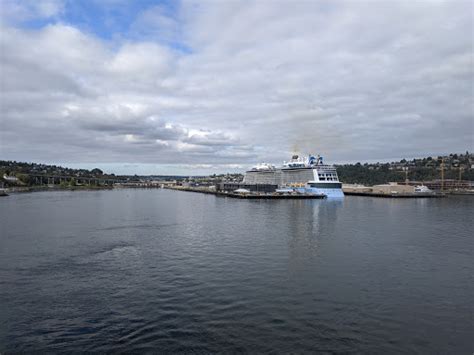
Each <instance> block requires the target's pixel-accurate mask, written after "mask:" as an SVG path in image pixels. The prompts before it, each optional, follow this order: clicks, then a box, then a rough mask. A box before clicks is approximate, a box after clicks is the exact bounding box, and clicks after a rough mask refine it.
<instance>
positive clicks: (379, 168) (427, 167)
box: [337, 152, 474, 185]
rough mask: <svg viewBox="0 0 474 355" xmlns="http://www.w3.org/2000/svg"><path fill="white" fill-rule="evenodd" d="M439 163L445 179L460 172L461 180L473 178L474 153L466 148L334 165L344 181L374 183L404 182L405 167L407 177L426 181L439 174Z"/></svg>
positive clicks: (433, 178)
mask: <svg viewBox="0 0 474 355" xmlns="http://www.w3.org/2000/svg"><path fill="white" fill-rule="evenodd" d="M442 164H444V177H445V179H459V176H460V173H461V178H462V180H471V181H473V180H474V169H473V164H474V155H473V154H470V153H469V152H466V153H464V154H449V155H445V156H438V157H426V158H421V159H412V160H406V159H402V160H400V161H397V162H390V163H375V164H373V163H372V164H369V163H365V164H361V163H356V164H344V165H337V173H338V176H339V180H341V181H342V182H343V183H349V184H364V185H375V184H383V183H387V182H390V181H394V182H395V181H396V182H403V181H405V170H406V169H407V171H408V179H409V180H416V181H429V180H435V179H440V178H441V165H442Z"/></svg>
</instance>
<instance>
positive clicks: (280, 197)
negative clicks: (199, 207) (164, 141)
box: [164, 186, 326, 200]
mask: <svg viewBox="0 0 474 355" xmlns="http://www.w3.org/2000/svg"><path fill="white" fill-rule="evenodd" d="M164 188H165V189H169V190H177V191H187V192H197V193H202V194H209V195H215V196H219V197H231V198H240V199H252V200H257V199H259V200H315V199H324V198H326V196H325V195H316V194H298V193H295V194H279V193H255V192H249V193H238V192H224V191H215V190H211V189H209V188H195V187H194V188H193V187H182V186H165V187H164Z"/></svg>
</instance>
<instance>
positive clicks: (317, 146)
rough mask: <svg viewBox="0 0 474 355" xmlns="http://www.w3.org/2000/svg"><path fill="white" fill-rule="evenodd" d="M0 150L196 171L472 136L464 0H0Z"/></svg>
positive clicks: (340, 158)
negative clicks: (289, 157) (300, 155)
mask: <svg viewBox="0 0 474 355" xmlns="http://www.w3.org/2000/svg"><path fill="white" fill-rule="evenodd" d="M0 14H1V34H0V84H1V88H0V90H1V99H0V100H1V101H0V105H1V107H0V159H9V160H10V159H12V160H21V161H34V162H45V163H55V164H57V163H61V164H64V165H68V166H72V167H78V166H83V167H95V166H97V167H100V168H103V169H105V170H106V171H108V172H116V173H131V174H133V173H139V174H165V173H169V174H178V173H179V174H200V173H214V172H226V171H236V170H237V171H238V170H243V169H245V168H246V167H248V166H251V165H252V164H253V163H256V162H261V161H265V162H273V163H278V162H281V161H283V160H285V159H288V155H289V154H291V153H292V152H293V151H299V152H300V153H308V152H313V153H316V154H318V153H319V154H321V155H323V156H324V157H325V158H326V160H327V161H329V162H349V161H385V160H391V159H399V158H403V157H406V158H408V157H419V156H426V155H437V154H441V153H450V152H463V151H465V150H472V149H473V136H474V132H473V96H474V95H473V77H474V75H473V5H472V2H471V1H456V0H454V1H441V0H419V1H408V0H406V1H395V0H382V1H375V0H373V1H359V0H353V1H339V0H336V1H329V0H328V1H324V0H318V1H316V0H315V1H302V0H301V1H299V0H296V1H280V0H275V1H266V0H265V1H264V0H259V1H251V0H250V1H233V0H230V1H217V0H214V1H201V0H199V1H149V0H140V1H132V0H130V1H124V0H81V1H76V0H64V1H61V0H57V1H56V0H42V1H40V0H31V1H27V0H25V1H12V0H1V1H0Z"/></svg>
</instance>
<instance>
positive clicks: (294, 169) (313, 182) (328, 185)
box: [243, 155, 344, 198]
mask: <svg viewBox="0 0 474 355" xmlns="http://www.w3.org/2000/svg"><path fill="white" fill-rule="evenodd" d="M243 182H244V183H245V184H268V185H277V186H278V189H279V191H282V192H284V191H288V192H289V191H297V192H301V193H315V194H325V195H326V196H327V197H336V198H341V197H344V193H343V192H342V184H341V182H339V178H338V176H337V172H336V168H335V167H334V166H333V165H327V164H324V162H323V158H322V157H321V156H319V155H318V156H317V157H315V156H313V155H309V156H308V157H299V156H298V155H293V157H292V158H291V160H290V161H288V162H284V163H283V166H281V167H279V168H277V167H275V166H274V165H272V164H266V163H262V164H258V165H256V166H254V167H253V168H252V169H250V170H248V171H246V172H245V176H244V181H243Z"/></svg>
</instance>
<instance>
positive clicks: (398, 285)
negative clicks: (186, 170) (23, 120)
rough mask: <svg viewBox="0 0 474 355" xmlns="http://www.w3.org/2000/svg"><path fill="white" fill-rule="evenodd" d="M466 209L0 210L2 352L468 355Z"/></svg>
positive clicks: (295, 205)
mask: <svg viewBox="0 0 474 355" xmlns="http://www.w3.org/2000/svg"><path fill="white" fill-rule="evenodd" d="M472 212H473V204H472V199H469V198H462V197H454V198H448V199H416V200H397V199H372V198H364V197H355V196H354V197H352V196H348V197H346V198H345V199H344V200H329V199H328V200H311V201H310V200H293V201H291V200H288V201H286V200H285V201H252V200H236V199H230V198H217V197H215V196H209V195H203V194H195V193H186V192H177V191H169V190H117V191H93V192H48V193H34V194H24V195H12V196H9V197H7V198H3V199H2V200H1V201H0V232H1V233H0V304H1V305H2V307H1V308H0V352H69V351H74V350H76V351H77V350H81V351H94V352H99V351H100V352H102V351H103V352H117V351H122V352H123V351H135V352H138V351H148V352H152V351H157V349H158V351H160V350H163V351H165V352H170V353H173V352H202V353H209V352H214V353H215V352H219V353H226V352H255V353H260V352H298V353H301V352H308V353H313V352H318V351H319V352H339V353H347V352H357V353H385V352H391V353H395V352H397V353H399V352H405V353H416V352H421V353H469V352H471V351H472V350H471V347H472V342H471V335H472V331H473V329H472V319H471V318H470V317H471V314H472V307H473V301H472V297H471V295H472V291H473V290H472V282H471V281H472V280H471V277H472V257H473V255H472V250H473V239H472V236H471V230H472V225H471V217H472Z"/></svg>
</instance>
